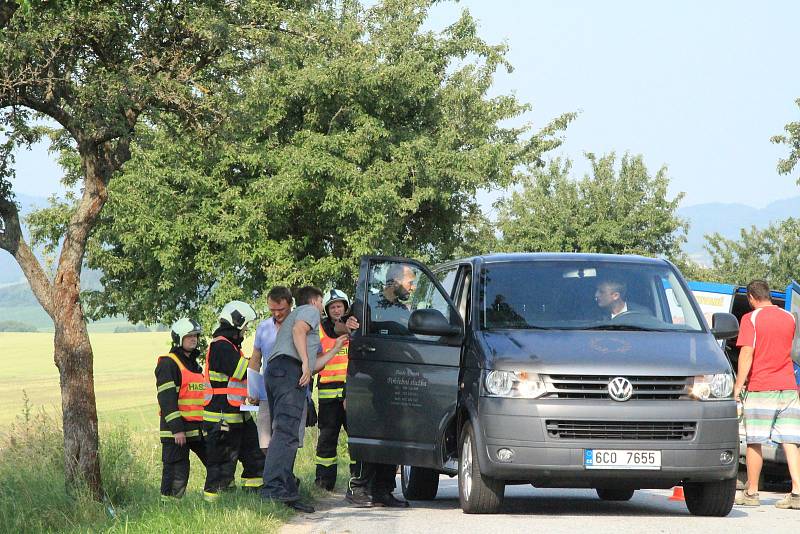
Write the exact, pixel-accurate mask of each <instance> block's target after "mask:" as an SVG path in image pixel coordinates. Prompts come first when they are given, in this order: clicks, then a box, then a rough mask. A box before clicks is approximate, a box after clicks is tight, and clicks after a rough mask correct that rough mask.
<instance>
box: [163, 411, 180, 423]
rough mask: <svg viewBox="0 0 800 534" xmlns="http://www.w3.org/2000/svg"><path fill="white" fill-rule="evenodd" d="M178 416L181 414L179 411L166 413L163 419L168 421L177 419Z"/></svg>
mask: <svg viewBox="0 0 800 534" xmlns="http://www.w3.org/2000/svg"><path fill="white" fill-rule="evenodd" d="M180 416H181V412H172V413H168V414H167V415H165V416H164V421H166V422H167V423H169V422H170V421H174V420H175V419H177V418H178V417H180Z"/></svg>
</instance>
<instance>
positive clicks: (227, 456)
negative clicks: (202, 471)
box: [204, 415, 264, 498]
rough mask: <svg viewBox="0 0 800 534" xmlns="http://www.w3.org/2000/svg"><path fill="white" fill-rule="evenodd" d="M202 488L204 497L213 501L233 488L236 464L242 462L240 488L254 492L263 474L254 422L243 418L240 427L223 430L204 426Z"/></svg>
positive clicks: (262, 460) (262, 458) (223, 428)
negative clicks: (219, 493) (224, 491)
mask: <svg viewBox="0 0 800 534" xmlns="http://www.w3.org/2000/svg"><path fill="white" fill-rule="evenodd" d="M206 425H207V426H206V429H205V431H206V484H205V488H204V495H205V497H206V498H213V497H214V496H216V494H217V493H218V492H220V491H223V490H226V489H229V488H232V487H233V486H234V480H233V479H234V474H235V473H236V462H237V461H240V462H242V466H243V468H244V469H243V470H242V487H243V488H244V489H249V490H257V489H259V488H260V487H261V475H262V473H263V472H264V453H263V452H261V448H260V447H259V446H258V430H257V429H256V424H255V422H254V421H253V420H252V419H250V418H249V416H247V415H246V416H245V421H244V423H242V424H233V425H230V426H228V427H227V430H225V427H223V426H222V425H220V423H206Z"/></svg>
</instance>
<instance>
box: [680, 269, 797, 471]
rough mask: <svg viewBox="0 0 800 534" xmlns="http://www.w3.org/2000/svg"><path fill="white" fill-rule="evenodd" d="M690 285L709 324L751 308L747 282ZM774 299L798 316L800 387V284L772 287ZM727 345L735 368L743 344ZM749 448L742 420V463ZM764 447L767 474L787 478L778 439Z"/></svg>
mask: <svg viewBox="0 0 800 534" xmlns="http://www.w3.org/2000/svg"><path fill="white" fill-rule="evenodd" d="M688 285H689V289H691V291H692V293H693V294H694V297H695V300H697V303H698V304H699V305H700V309H701V310H702V312H703V315H704V316H705V318H706V321H707V322H708V323H709V324H710V323H711V317H712V316H713V314H714V313H731V314H733V315H734V316H735V317H736V318H737V319H738V320H739V321H740V322H741V319H742V316H744V314H746V313H747V312H749V311H750V305H749V304H748V302H747V289H746V288H745V287H743V286H738V285H733V284H720V283H716V282H700V281H690V282H688ZM772 302H773V304H775V305H777V306H780V307H782V308H784V309H785V310H787V311H789V312H791V313H792V314H793V315H794V317H795V323H796V328H797V330H796V331H795V336H794V343H793V345H792V360H793V361H794V374H795V379H796V380H797V383H798V387H800V284H798V283H797V282H795V281H794V280H792V282H791V283H790V284H789V285H788V286H787V287H786V290H785V291H772ZM724 349H725V353H726V354H727V356H728V358H729V359H730V361H731V365H732V366H733V370H734V372H735V371H736V369H737V364H738V361H739V348H738V347H737V346H736V339H729V340H727V341H725V342H724ZM746 449H747V444H746V442H745V435H744V425H743V424H741V422H740V424H739V452H740V458H739V461H740V463H741V464H742V465H744V455H745V450H746ZM762 451H763V454H764V467H763V469H762V475H763V476H764V478H765V479H767V480H770V479H772V480H785V479H786V478H787V477H788V475H789V472H788V470H787V467H786V456H785V455H784V453H783V448H782V447H780V446H777V445H776V444H775V443H770V444H768V445H764V446H763V447H762Z"/></svg>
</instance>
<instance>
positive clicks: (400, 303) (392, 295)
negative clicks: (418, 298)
mask: <svg viewBox="0 0 800 534" xmlns="http://www.w3.org/2000/svg"><path fill="white" fill-rule="evenodd" d="M416 289H417V275H416V273H415V272H414V270H413V269H412V268H411V267H410V266H408V265H405V264H402V263H392V264H391V265H390V266H389V270H388V272H387V273H386V283H385V284H384V287H383V291H380V292H378V293H371V294H370V296H369V309H370V318H371V321H370V332H371V333H374V334H384V335H408V319H409V317H411V308H410V307H409V305H408V301H409V299H410V298H411V295H412V294H413V293H414V291H415V290H416Z"/></svg>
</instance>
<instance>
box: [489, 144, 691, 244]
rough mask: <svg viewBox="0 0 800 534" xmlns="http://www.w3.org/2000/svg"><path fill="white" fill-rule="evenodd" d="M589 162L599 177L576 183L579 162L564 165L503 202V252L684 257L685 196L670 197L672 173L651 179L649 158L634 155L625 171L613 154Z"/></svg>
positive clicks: (533, 176) (541, 173)
mask: <svg viewBox="0 0 800 534" xmlns="http://www.w3.org/2000/svg"><path fill="white" fill-rule="evenodd" d="M587 158H588V159H589V161H590V162H591V164H592V176H585V177H584V178H582V179H579V180H575V179H572V178H571V177H570V170H571V168H572V163H571V162H570V161H569V160H560V159H557V160H555V161H552V162H551V163H550V164H549V166H548V167H547V168H545V169H534V170H533V172H531V173H530V174H529V175H527V176H526V177H525V179H524V180H523V181H522V190H521V191H516V192H514V193H512V194H511V196H510V197H507V198H504V199H501V200H500V201H498V203H497V204H496V207H497V208H498V221H497V228H498V229H499V230H500V232H501V234H502V238H501V240H500V241H499V243H498V244H497V246H498V248H499V250H503V251H509V252H512V251H517V252H522V251H526V252H539V251H552V252H600V253H610V254H644V255H648V256H655V255H663V256H667V257H677V256H679V254H680V247H681V244H682V243H683V242H684V241H685V234H686V229H687V223H686V222H685V221H683V220H681V219H680V218H679V217H678V216H677V215H676V214H675V211H676V209H677V207H678V204H679V202H680V200H681V198H682V197H683V193H680V194H678V195H677V196H676V197H675V198H673V199H672V200H669V199H668V198H667V187H668V185H669V178H668V177H667V171H666V168H664V167H662V168H661V169H659V171H658V172H657V173H656V174H655V176H650V174H649V173H648V171H647V168H646V167H645V164H644V161H643V160H642V157H641V156H629V155H627V154H626V155H625V156H623V157H622V159H621V161H620V162H619V165H617V159H616V157H615V155H614V154H613V153H612V154H609V155H607V156H603V157H597V156H595V155H594V154H587Z"/></svg>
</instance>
